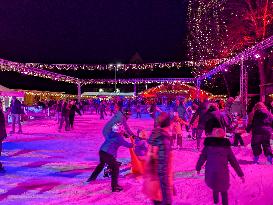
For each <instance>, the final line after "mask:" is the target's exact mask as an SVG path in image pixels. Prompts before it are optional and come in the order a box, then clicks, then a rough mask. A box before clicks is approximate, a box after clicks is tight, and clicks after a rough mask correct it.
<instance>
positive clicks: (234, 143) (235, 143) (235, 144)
mask: <svg viewBox="0 0 273 205" xmlns="http://www.w3.org/2000/svg"><path fill="white" fill-rule="evenodd" d="M238 141H239V142H240V145H242V146H244V145H245V143H244V141H243V139H242V136H241V134H240V133H235V135H234V142H233V145H234V146H238Z"/></svg>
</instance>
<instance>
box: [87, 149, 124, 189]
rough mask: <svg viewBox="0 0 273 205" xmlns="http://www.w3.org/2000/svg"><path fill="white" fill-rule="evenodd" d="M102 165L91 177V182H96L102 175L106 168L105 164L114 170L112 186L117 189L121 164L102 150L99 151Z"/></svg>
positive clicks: (98, 166) (100, 164) (99, 165)
mask: <svg viewBox="0 0 273 205" xmlns="http://www.w3.org/2000/svg"><path fill="white" fill-rule="evenodd" d="M99 155H100V163H99V164H98V165H97V167H96V169H95V170H94V171H93V173H92V174H91V176H90V179H91V180H95V179H96V178H97V176H98V175H99V174H100V173H101V171H102V170H103V168H104V165H105V163H106V164H108V165H109V168H110V169H111V170H112V173H111V186H112V188H113V187H116V186H117V185H118V174H119V164H118V162H117V160H116V158H115V157H114V156H113V155H111V154H108V153H106V152H104V151H102V150H100V151H99Z"/></svg>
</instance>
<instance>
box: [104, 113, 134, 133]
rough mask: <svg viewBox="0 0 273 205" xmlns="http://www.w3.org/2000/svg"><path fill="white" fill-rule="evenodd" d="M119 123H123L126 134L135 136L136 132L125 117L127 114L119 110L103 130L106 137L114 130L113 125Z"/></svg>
mask: <svg viewBox="0 0 273 205" xmlns="http://www.w3.org/2000/svg"><path fill="white" fill-rule="evenodd" d="M117 123H122V125H123V127H124V129H125V131H126V134H128V135H129V136H133V135H134V133H133V132H132V131H131V130H130V128H129V126H128V124H127V119H126V117H125V115H124V114H123V113H122V112H121V111H118V112H117V113H116V114H115V115H114V116H113V117H112V118H111V120H109V121H108V122H107V123H106V125H105V126H104V128H103V130H102V134H103V136H104V137H105V138H107V136H109V134H110V133H111V132H112V127H113V126H114V125H115V124H117Z"/></svg>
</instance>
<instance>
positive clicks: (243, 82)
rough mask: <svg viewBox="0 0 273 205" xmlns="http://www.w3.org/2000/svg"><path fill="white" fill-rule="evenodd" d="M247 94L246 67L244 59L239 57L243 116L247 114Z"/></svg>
mask: <svg viewBox="0 0 273 205" xmlns="http://www.w3.org/2000/svg"><path fill="white" fill-rule="evenodd" d="M247 96H248V75H247V68H246V66H244V59H243V58H242V59H241V70H240V99H241V103H242V106H243V108H242V114H243V117H246V115H247Z"/></svg>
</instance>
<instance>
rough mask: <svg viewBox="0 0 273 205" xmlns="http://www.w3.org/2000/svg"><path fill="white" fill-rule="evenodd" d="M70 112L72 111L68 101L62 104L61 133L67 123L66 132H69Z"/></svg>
mask: <svg viewBox="0 0 273 205" xmlns="http://www.w3.org/2000/svg"><path fill="white" fill-rule="evenodd" d="M69 111H70V105H69V104H68V103H67V101H63V104H62V113H61V114H62V117H61V121H60V126H59V132H60V131H61V130H62V126H63V123H64V122H65V130H66V131H69Z"/></svg>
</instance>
